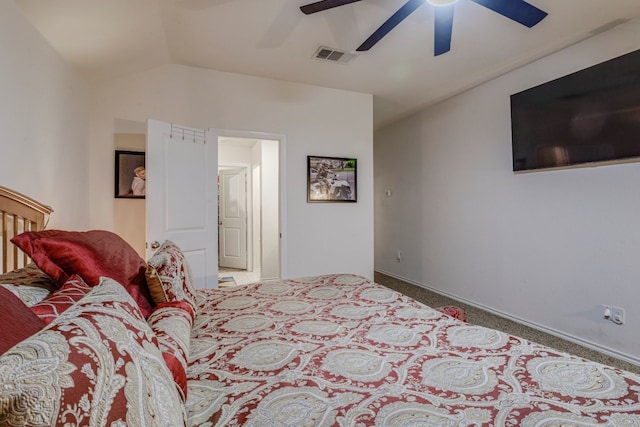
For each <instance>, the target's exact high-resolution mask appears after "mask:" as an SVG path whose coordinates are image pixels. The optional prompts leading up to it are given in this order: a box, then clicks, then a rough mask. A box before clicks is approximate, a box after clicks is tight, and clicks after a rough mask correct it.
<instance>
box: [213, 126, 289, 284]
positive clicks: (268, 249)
mask: <svg viewBox="0 0 640 427" xmlns="http://www.w3.org/2000/svg"><path fill="white" fill-rule="evenodd" d="M280 144H281V141H280V140H275V139H265V138H260V137H255V135H242V134H238V135H223V136H219V137H218V218H219V219H218V270H219V286H221V287H224V286H235V285H242V284H246V283H251V282H255V281H258V280H262V279H271V278H278V277H280V256H281V248H280V198H281V197H280V183H279V175H280V166H279V160H280Z"/></svg>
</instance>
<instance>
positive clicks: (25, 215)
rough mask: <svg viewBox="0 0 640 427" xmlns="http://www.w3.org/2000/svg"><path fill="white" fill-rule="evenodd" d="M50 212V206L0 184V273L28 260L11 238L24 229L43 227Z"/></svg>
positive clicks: (17, 266)
mask: <svg viewBox="0 0 640 427" xmlns="http://www.w3.org/2000/svg"><path fill="white" fill-rule="evenodd" d="M51 212H53V209H51V207H49V206H46V205H43V204H42V203H40V202H38V201H36V200H33V199H32V198H30V197H27V196H25V195H24V194H20V193H18V192H17V191H13V190H10V189H8V188H6V187H3V186H1V185H0V239H1V240H2V244H1V245H0V258H1V259H2V264H1V265H0V273H5V272H7V271H11V270H15V269H16V268H19V267H24V266H25V265H26V264H27V263H28V262H29V259H28V258H27V256H26V255H25V254H24V253H22V251H20V250H19V249H18V247H17V246H15V245H14V244H13V243H11V239H12V238H13V237H14V236H17V235H18V234H20V233H22V232H24V231H38V230H42V229H44V227H45V225H46V221H47V219H48V218H49V215H50V214H51Z"/></svg>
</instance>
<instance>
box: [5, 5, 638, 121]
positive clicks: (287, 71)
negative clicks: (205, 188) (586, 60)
mask: <svg viewBox="0 0 640 427" xmlns="http://www.w3.org/2000/svg"><path fill="white" fill-rule="evenodd" d="M15 1H16V4H17V5H18V7H19V8H20V9H21V10H22V11H23V12H24V14H25V15H26V16H27V18H28V20H29V21H30V22H31V23H32V24H33V25H34V26H35V27H36V28H37V29H39V30H40V32H41V33H42V34H43V35H44V37H45V38H47V39H48V40H49V42H50V43H51V44H52V45H53V47H54V48H55V49H56V50H57V51H58V52H59V53H60V54H61V55H62V56H63V57H64V58H65V59H66V60H68V61H69V63H71V64H72V65H73V66H74V67H75V68H76V69H77V70H78V71H79V72H80V73H81V75H82V76H83V77H84V78H85V79H86V80H87V81H88V82H90V83H95V82H100V81H104V80H107V79H111V78H115V77H119V76H122V75H125V74H128V73H132V72H137V71H142V70H145V69H149V68H153V67H156V66H159V65H163V64H167V63H173V64H184V65H191V66H196V67H202V68H210V69H214V70H220V71H228V72H234V73H241V74H248V75H254V76H262V77H267V78H273V79H278V80H286V81H291V82H299V83H306V84H311V85H317V86H324V87H330V88H336V89H345V90H352V91H358V92H365V93H371V94H373V95H374V124H375V127H376V128H379V127H381V126H384V125H386V124H388V123H391V122H393V121H395V120H397V119H399V118H402V117H404V116H406V115H407V114H410V113H412V112H415V111H418V110H420V109H422V108H424V107H426V106H428V105H431V104H433V103H435V102H438V101H440V100H442V99H445V98H447V97H449V96H451V95H453V94H456V93H459V92H461V91H463V90H466V89H468V88H470V87H473V86H475V85H478V84H480V83H482V82H485V81H487V80H489V79H491V78H494V77H497V76H499V75H501V74H503V73H505V72H508V71H510V70H512V69H514V68H517V67H519V66H522V65H524V64H526V63H529V62H531V61H534V60H536V59H538V58H540V57H543V56H545V55H548V54H550V53H552V52H555V51H557V50H560V49H562V48H564V47H566V46H569V45H571V44H573V43H576V42H577V41H580V40H583V39H585V38H587V37H590V36H592V35H594V34H597V33H600V32H602V31H604V30H606V29H609V28H612V27H615V26H619V25H622V26H624V29H625V31H629V37H630V38H635V39H637V38H638V37H640V23H639V22H640V19H636V18H638V17H640V0H614V1H611V0H529V2H530V3H531V4H532V5H534V6H536V7H538V8H540V9H542V10H544V11H546V12H548V14H549V15H548V16H547V17H546V18H545V19H543V20H542V22H540V23H539V24H538V25H536V26H534V27H533V28H527V27H525V26H523V25H520V24H518V23H516V22H514V21H511V20H509V19H507V18H505V17H503V16H501V15H499V14H497V13H495V12H493V11H491V10H489V9H487V8H485V7H483V6H481V5H479V4H477V3H475V2H473V1H471V0H458V1H457V2H456V3H455V12H454V18H453V37H452V42H451V51H449V52H447V53H446V54H444V55H440V56H437V57H434V55H433V37H434V36H433V25H434V8H435V7H436V6H433V5H431V4H430V3H426V2H425V4H424V5H422V6H420V7H419V8H418V9H417V10H416V11H415V12H414V13H412V14H411V15H410V16H409V17H408V18H407V19H405V20H404V21H403V22H402V23H400V25H398V26H397V27H396V28H395V29H394V30H393V31H391V32H390V33H389V34H388V35H387V36H386V37H384V38H383V39H382V40H381V41H380V42H379V43H378V44H376V45H375V46H374V47H373V48H372V49H371V50H370V51H368V52H363V53H360V54H359V55H357V56H356V57H354V58H353V59H352V60H351V62H350V63H348V64H339V63H332V62H326V61H320V60H318V59H315V58H314V57H313V55H314V52H315V51H316V49H317V48H318V47H319V46H326V47H330V48H335V49H338V50H342V51H346V52H354V51H355V49H356V48H357V47H358V46H359V45H360V44H361V43H362V42H363V41H364V40H365V39H366V38H367V37H369V35H370V34H371V33H372V32H373V31H375V30H376V29H377V28H378V27H379V26H380V25H381V24H382V23H383V22H384V21H385V20H387V19H388V18H389V17H390V16H391V15H392V14H393V13H394V12H395V11H396V10H398V9H399V8H400V7H401V6H402V5H403V4H404V3H405V2H406V0H363V1H358V2H355V3H352V4H349V5H346V6H342V7H337V8H334V9H330V10H327V11H324V12H321V13H315V14H312V15H305V14H303V13H302V12H301V11H300V6H302V5H305V4H308V3H311V1H310V0H108V1H105V0H55V1H43V0H15Z"/></svg>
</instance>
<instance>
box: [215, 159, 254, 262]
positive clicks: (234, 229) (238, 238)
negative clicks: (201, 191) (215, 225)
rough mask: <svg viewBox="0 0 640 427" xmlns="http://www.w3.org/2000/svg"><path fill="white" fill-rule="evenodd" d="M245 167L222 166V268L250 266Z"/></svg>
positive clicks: (219, 175)
mask: <svg viewBox="0 0 640 427" xmlns="http://www.w3.org/2000/svg"><path fill="white" fill-rule="evenodd" d="M246 174H247V173H246V169H244V168H235V169H221V170H220V171H219V173H218V177H219V180H220V181H219V182H220V207H219V212H220V221H219V224H220V232H219V233H220V234H219V235H220V261H219V264H220V267H229V268H238V269H242V270H246V268H247V191H246V182H247V176H246Z"/></svg>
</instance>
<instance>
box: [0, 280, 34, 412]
mask: <svg viewBox="0 0 640 427" xmlns="http://www.w3.org/2000/svg"><path fill="white" fill-rule="evenodd" d="M0 325H2V332H1V333H0V354H2V353H4V352H5V351H7V350H9V349H10V348H11V347H13V346H14V345H16V344H18V343H19V342H20V341H22V340H24V339H25V338H28V337H30V336H31V335H33V334H35V333H36V332H38V331H39V330H41V329H42V328H44V322H43V321H42V320H40V319H39V318H38V316H36V315H35V314H34V313H33V312H32V311H31V310H30V309H29V307H27V306H26V305H24V303H23V302H22V301H21V300H20V298H18V297H17V296H15V295H14V294H13V292H11V291H10V290H8V289H7V288H4V287H2V286H0ZM1 365H2V364H1V363H0V366H1ZM0 384H4V383H3V382H2V381H0ZM0 388H2V387H0ZM0 408H2V401H1V400H0ZM0 421H1V419H0ZM0 424H2V423H1V422H0Z"/></svg>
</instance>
